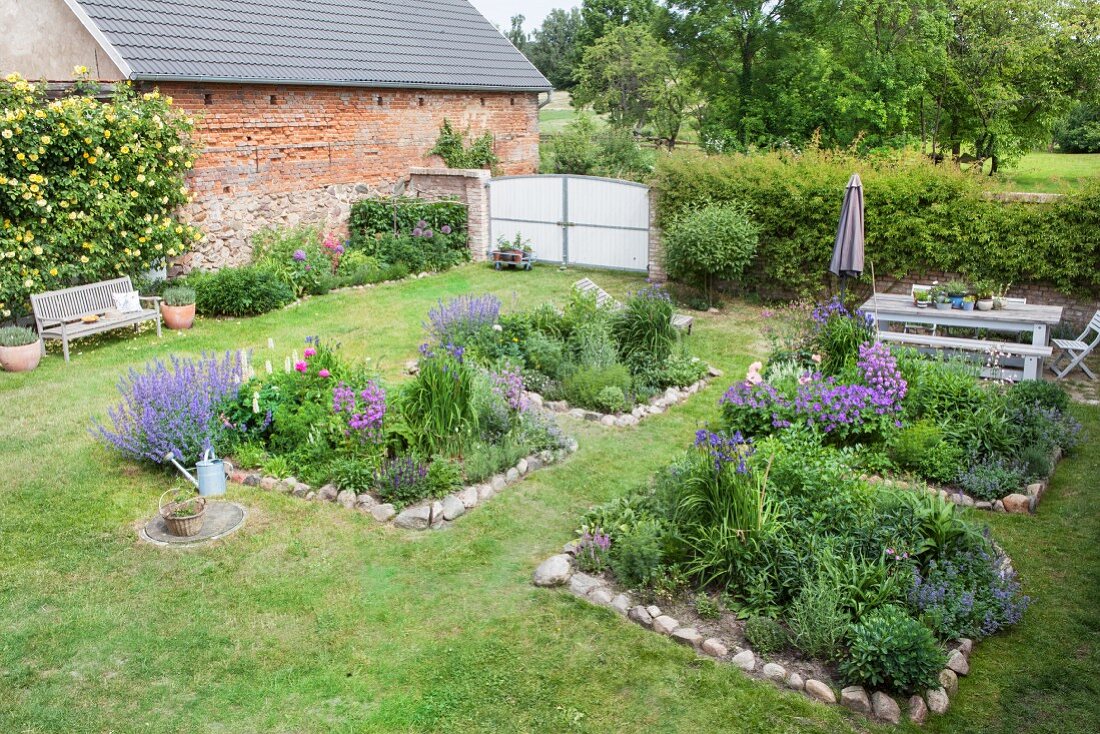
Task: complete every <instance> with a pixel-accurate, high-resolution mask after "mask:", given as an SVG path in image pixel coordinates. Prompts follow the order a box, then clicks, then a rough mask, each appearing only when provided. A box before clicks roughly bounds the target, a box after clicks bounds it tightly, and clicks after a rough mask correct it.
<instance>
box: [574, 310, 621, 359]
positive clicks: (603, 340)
mask: <svg viewBox="0 0 1100 734" xmlns="http://www.w3.org/2000/svg"><path fill="white" fill-rule="evenodd" d="M569 347H570V350H571V351H572V355H573V361H575V362H576V364H577V366H578V367H594V368H605V367H611V366H613V365H615V364H618V362H619V358H618V352H617V350H616V349H615V341H614V339H612V337H611V329H610V328H609V326H608V324H607V323H606V322H604V321H592V322H589V323H587V324H581V325H578V326H577V327H576V328H574V329H573V332H572V333H571V334H570V335H569Z"/></svg>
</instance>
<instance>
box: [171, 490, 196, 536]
mask: <svg viewBox="0 0 1100 734" xmlns="http://www.w3.org/2000/svg"><path fill="white" fill-rule="evenodd" d="M174 491H175V490H172V489H170V490H168V492H174ZM168 492H165V493H164V494H162V495H161V496H160V514H161V517H163V518H164V523H165V525H167V526H168V533H169V534H170V535H176V536H179V537H181V538H189V537H191V536H192V535H198V534H199V531H200V530H202V521H203V515H205V514H206V500H205V499H204V498H202V497H198V496H195V497H190V498H188V499H185V500H176V501H173V502H169V503H168V504H167V505H166V504H164V495H165V494H168ZM188 505H192V506H194V507H196V508H197V509H198V512H196V513H195V514H194V515H189V516H187V517H174V516H173V513H174V512H175V511H176V510H179V509H182V508H184V507H186V506H188Z"/></svg>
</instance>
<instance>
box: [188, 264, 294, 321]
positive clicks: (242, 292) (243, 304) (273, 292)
mask: <svg viewBox="0 0 1100 734" xmlns="http://www.w3.org/2000/svg"><path fill="white" fill-rule="evenodd" d="M187 283H188V285H190V286H191V287H193V288H194V289H195V306H196V308H197V310H198V312H199V313H200V314H202V315H203V316H256V315H259V314H262V313H267V312H268V311H274V310H275V309H277V308H281V307H283V306H285V305H286V304H288V303H290V302H291V301H293V300H294V292H293V291H292V290H291V288H290V286H288V285H287V284H286V283H284V282H283V281H282V280H280V279H279V278H278V276H276V275H275V274H274V273H272V272H271V271H270V270H265V269H263V268H257V267H254V266H247V267H243V268H223V269H221V270H217V271H214V272H212V273H197V274H193V275H190V276H188V278H187Z"/></svg>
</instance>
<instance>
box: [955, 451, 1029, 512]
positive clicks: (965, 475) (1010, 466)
mask: <svg viewBox="0 0 1100 734" xmlns="http://www.w3.org/2000/svg"><path fill="white" fill-rule="evenodd" d="M1025 474H1026V470H1025V469H1024V468H1023V467H1022V466H1021V465H1020V464H1018V463H1015V462H1009V461H1006V460H1005V459H1004V458H1002V457H995V458H991V459H985V460H983V461H980V462H978V463H976V464H974V465H973V466H971V467H969V468H968V469H966V470H965V471H963V472H962V473H960V474H959V478H958V482H959V486H960V487H962V489H963V490H964V491H965V492H966V493H967V494H969V495H970V496H971V497H975V498H977V499H980V500H988V501H993V500H999V499H1001V498H1002V497H1004V496H1005V495H1008V494H1012V493H1013V492H1019V491H1020V490H1021V489H1023V487H1024V484H1025V483H1026V480H1027V477H1026V476H1025Z"/></svg>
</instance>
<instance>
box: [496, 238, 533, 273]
mask: <svg viewBox="0 0 1100 734" xmlns="http://www.w3.org/2000/svg"><path fill="white" fill-rule="evenodd" d="M533 252H534V250H533V249H532V248H531V242H530V240H525V239H523V235H522V234H520V233H519V232H516V236H515V238H514V239H512V240H511V241H509V240H506V239H504V238H503V237H501V238H499V239H498V240H497V249H496V250H494V251H493V264H494V266H495V267H496V269H497V270H500V268H501V265H502V264H503V265H517V266H521V267H523V268H524V269H526V270H530V269H531V265H532V263H533V261H534V258H532V254H533Z"/></svg>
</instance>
